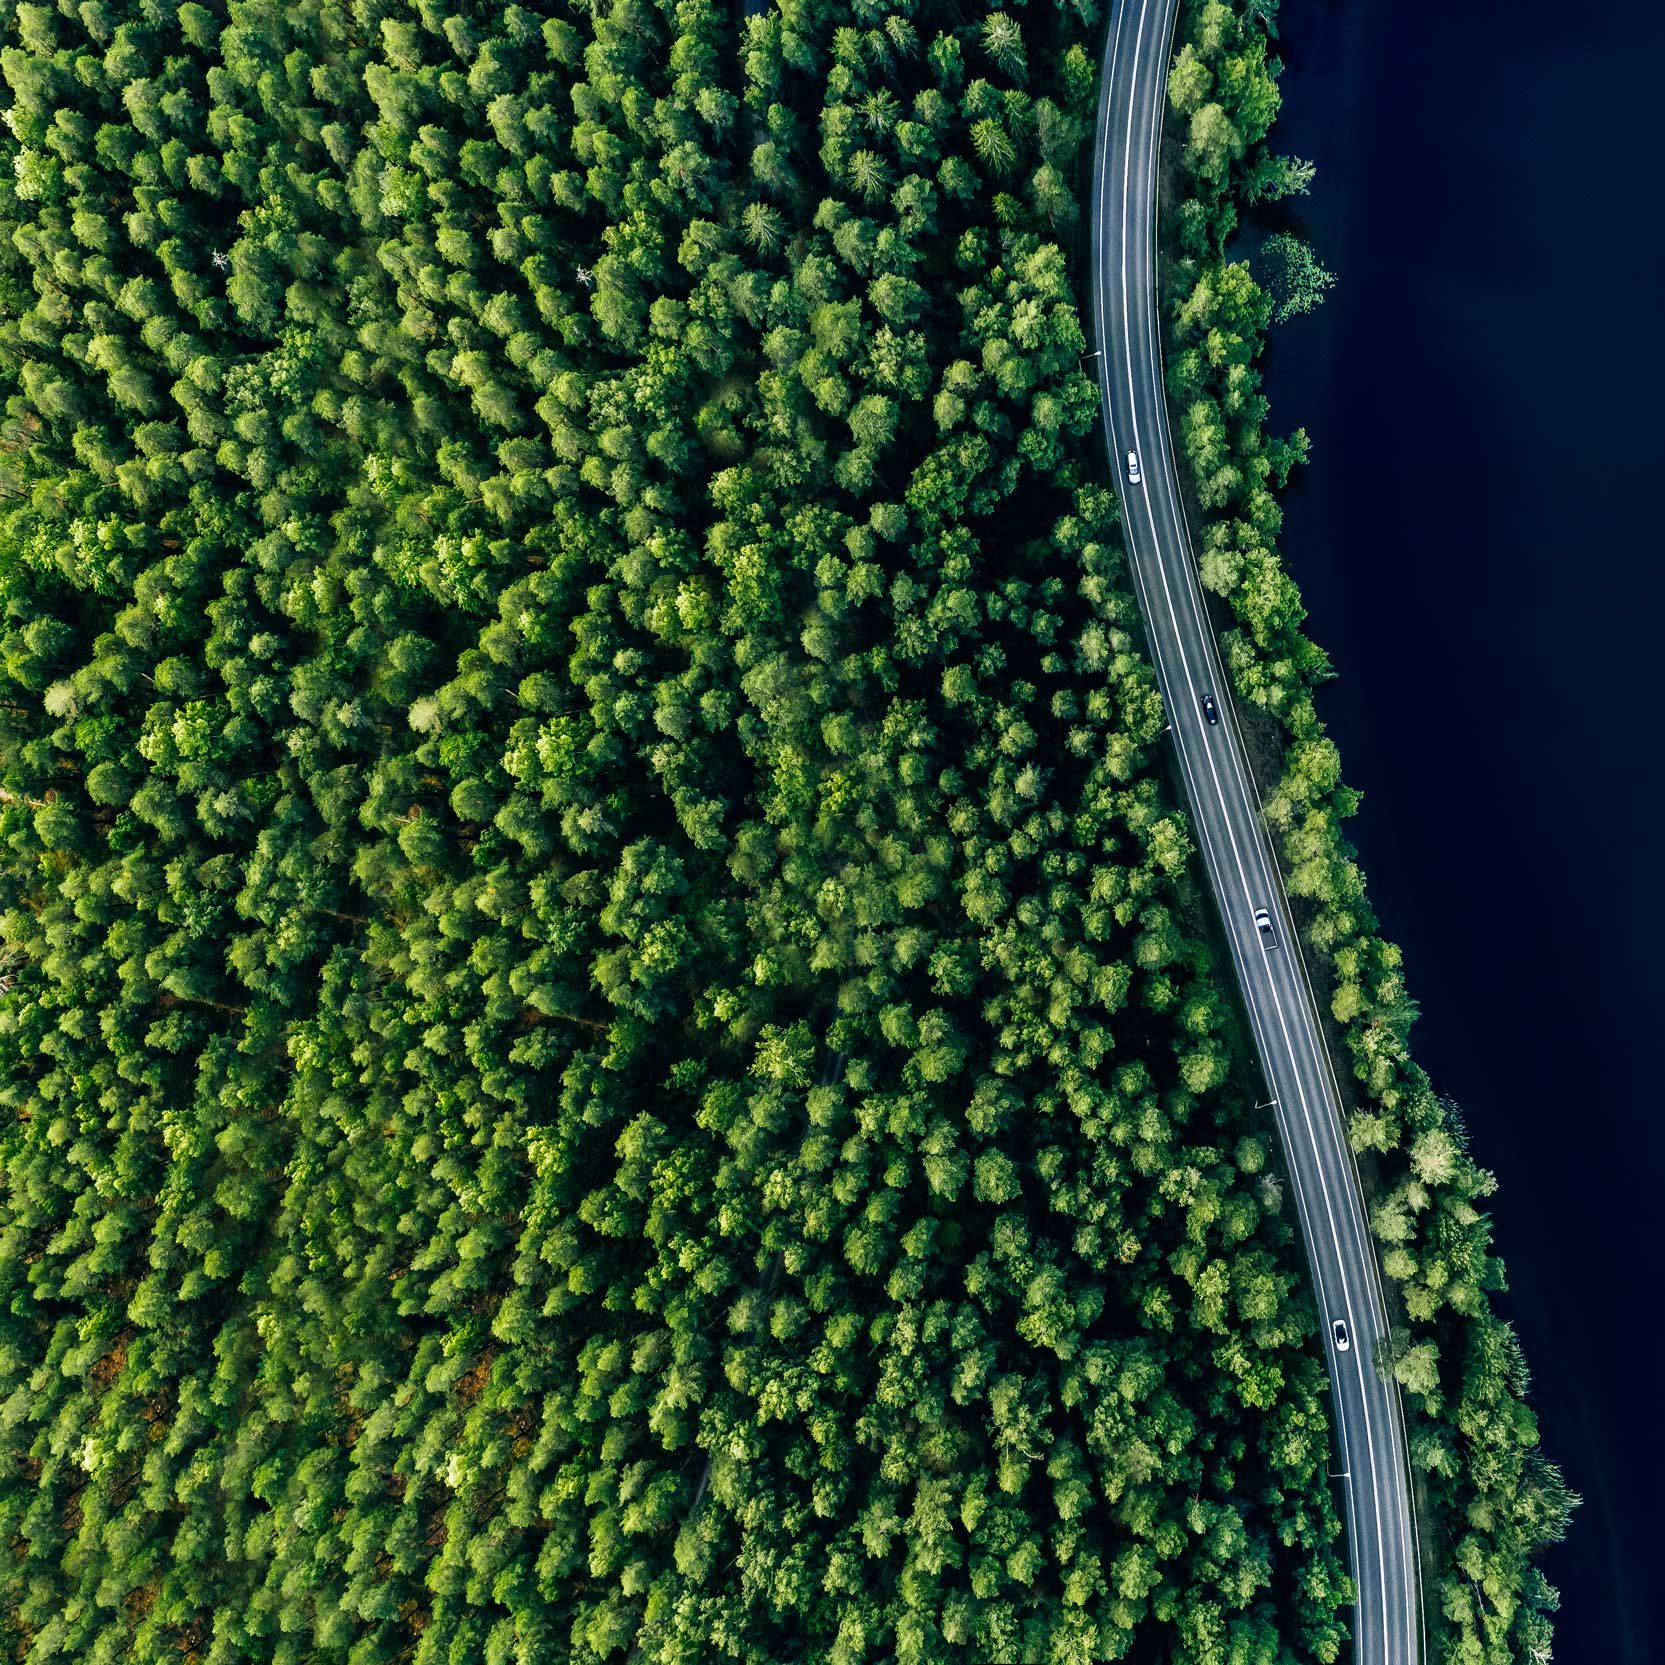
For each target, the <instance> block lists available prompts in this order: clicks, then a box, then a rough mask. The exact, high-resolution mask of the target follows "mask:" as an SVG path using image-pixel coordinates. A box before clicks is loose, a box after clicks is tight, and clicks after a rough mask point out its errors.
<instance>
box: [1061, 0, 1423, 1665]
mask: <svg viewBox="0 0 1665 1665" xmlns="http://www.w3.org/2000/svg"><path fill="white" fill-rule="evenodd" d="M1177 5H1178V0H1112V8H1111V20H1110V32H1109V36H1108V39H1107V41H1106V44H1105V50H1104V69H1103V79H1102V84H1101V89H1100V95H1099V113H1098V134H1097V143H1096V152H1095V157H1094V166H1093V187H1092V188H1093V213H1092V254H1093V258H1092V277H1091V285H1092V291H1093V314H1094V317H1093V326H1094V332H1095V339H1094V342H1093V346H1094V347H1095V348H1096V349H1097V352H1098V357H1097V359H1096V361H1095V362H1096V365H1097V368H1098V374H1099V385H1100V391H1101V392H1102V394H1103V396H1104V427H1105V438H1106V441H1107V443H1108V445H1109V449H1110V463H1111V467H1112V469H1113V470H1114V472H1115V475H1116V478H1117V480H1118V481H1119V482H1120V489H1121V494H1122V506H1123V511H1124V514H1123V519H1124V523H1125V535H1126V539H1127V544H1128V549H1129V554H1130V557H1131V560H1132V565H1133V574H1134V580H1135V584H1136V586H1137V589H1138V593H1139V604H1140V608H1141V610H1142V611H1143V614H1144V619H1145V628H1146V634H1147V636H1148V638H1149V641H1150V647H1151V653H1152V656H1153V658H1154V659H1155V663H1156V673H1157V677H1158V680H1159V681H1160V683H1161V687H1162V694H1163V698H1164V700H1165V702H1166V704H1167V709H1168V714H1169V717H1170V719H1171V721H1172V724H1173V738H1174V741H1175V744H1176V746H1177V748H1178V752H1179V762H1180V767H1181V770H1182V772H1183V775H1184V778H1185V789H1186V793H1187V796H1188V798H1189V800H1190V808H1191V818H1192V824H1193V828H1194V831H1195V835H1196V838H1197V842H1198V845H1199V847H1200V849H1201V852H1202V859H1203V866H1204V868H1205V869H1206V871H1207V874H1208V879H1209V883H1210V884H1211V885H1212V887H1213V890H1214V895H1215V900H1216V901H1217V902H1218V904H1219V909H1220V916H1221V921H1222V923H1223V926H1224V929H1225V935H1226V938H1227V940H1228V941H1229V943H1230V945H1231V956H1232V961H1233V964H1234V965H1235V967H1236V971H1237V978H1238V983H1239V985H1240V987H1241V990H1242V994H1243V1001H1244V1004H1245V1006H1246V1007H1247V1009H1248V1015H1249V1021H1250V1024H1251V1025H1252V1027H1253V1030H1254V1035H1255V1044H1256V1047H1257V1049H1258V1051H1259V1054H1260V1061H1261V1066H1262V1068H1263V1070H1264V1071H1265V1075H1266V1080H1267V1083H1268V1086H1269V1088H1270V1094H1271V1097H1272V1099H1273V1100H1274V1102H1275V1106H1276V1113H1277V1119H1278V1130H1279V1133H1280V1134H1281V1136H1282V1139H1283V1147H1284V1153H1285V1157H1286V1160H1287V1163H1288V1167H1289V1171H1290V1176H1291V1180H1292V1189H1293V1191H1294V1193H1295V1201H1296V1206H1297V1209H1298V1211H1299V1215H1300V1221H1301V1230H1302V1233H1303V1235H1304V1237H1305V1240H1306V1247H1307V1255H1308V1259H1309V1261H1310V1263H1311V1269H1312V1277H1313V1283H1314V1288H1315V1293H1316V1296H1317V1302H1318V1312H1319V1318H1320V1321H1321V1326H1322V1340H1323V1345H1324V1348H1325V1353H1326V1359H1327V1362H1328V1365H1329V1372H1330V1386H1331V1392H1332V1398H1333V1405H1334V1413H1335V1421H1336V1426H1337V1433H1338V1440H1339V1455H1340V1463H1339V1471H1340V1474H1341V1476H1342V1478H1341V1484H1342V1486H1343V1488H1344V1493H1345V1498H1346V1519H1347V1545H1348V1553H1349V1559H1350V1564H1351V1569H1352V1574H1353V1582H1354V1585H1355V1587H1356V1591H1357V1605H1356V1607H1355V1609H1354V1615H1353V1658H1354V1660H1355V1661H1357V1665H1416V1662H1417V1661H1419V1660H1420V1659H1421V1658H1422V1653H1423V1627H1422V1607H1421V1593H1420V1589H1419V1586H1418V1576H1417V1551H1416V1535H1415V1524H1414V1521H1413V1517H1412V1512H1411V1497H1410V1484H1409V1476H1408V1471H1407V1466H1406V1452H1405V1432H1404V1421H1403V1417H1402V1415H1401V1412H1400V1406H1399V1395H1398V1389H1397V1388H1396V1387H1395V1386H1394V1385H1393V1384H1392V1383H1391V1381H1386V1382H1385V1381H1383V1380H1382V1378H1381V1377H1380V1376H1379V1375H1378V1374H1377V1372H1376V1369H1375V1367H1374V1363H1373V1358H1374V1354H1375V1351H1376V1348H1377V1346H1378V1345H1379V1344H1380V1343H1381V1341H1382V1338H1383V1337H1385V1336H1386V1334H1387V1315H1386V1309H1385V1307H1384V1305H1383V1301H1382V1292H1381V1281H1380V1277H1379V1274H1378V1270H1377V1264H1376V1255H1375V1249H1374V1246H1373V1245H1372V1243H1371V1240H1370V1235H1369V1232H1368V1229H1367V1227H1366V1222H1365V1212H1364V1201H1363V1197H1362V1194H1361V1191H1360V1187H1359V1177H1358V1170H1357V1167H1356V1165H1355V1164H1354V1161H1353V1157H1352V1153H1351V1151H1350V1150H1349V1149H1348V1146H1347V1141H1346V1138H1345V1135H1344V1133H1343V1130H1342V1110H1341V1095H1340V1092H1339V1089H1338V1087H1337V1084H1336V1077H1335V1072H1334V1068H1333V1066H1332V1064H1331V1062H1330V1058H1329V1055H1328V1052H1327V1051H1326V1049H1325V1045H1324V1039H1323V1031H1322V1029H1321V1027H1320V1025H1319V1020H1318V1011H1317V1005H1316V1002H1315V999H1314V996H1313V990H1312V986H1311V983H1310V981H1309V979H1308V977H1307V974H1306V970H1305V968H1304V966H1303V963H1302V959H1301V953H1300V947H1299V944H1298V941H1297V939H1296V936H1295V931H1294V927H1293V924H1292V922H1291V919H1290V915H1289V904H1288V902H1287V900H1286V899H1285V897H1284V893H1283V886H1282V883H1281V881H1280V879H1279V876H1278V870H1277V865H1276V862H1275V860H1274V858H1273V854H1272V850H1271V846H1270V844H1269V843H1268V840H1267V836H1266V833H1265V831H1264V829H1263V826H1262V822H1261V817H1260V808H1259V799H1258V797H1257V795H1256V792H1255V788H1254V785H1253V782H1252V780H1251V778H1250V775H1249V768H1248V762H1247V759H1246V757H1245V754H1244V750H1243V742H1242V737H1241V735H1240V734H1239V732H1238V728H1237V723H1236V718H1235V716H1234V713H1233V710H1232V701H1231V694H1230V688H1229V685H1228V683H1227V681H1226V677H1225V674H1224V672H1223V670H1222V669H1221V664H1220V658H1219V653H1218V650H1217V648H1216V645H1215V641H1214V636H1213V632H1212V630H1211V629H1210V627H1209V624H1208V618H1207V615H1206V613H1205V611H1204V608H1203V599H1202V592H1201V589H1200V587H1199V584H1198V580H1197V576H1196V569H1195V566H1194V563H1193V561H1192V557H1191V539H1190V533H1189V529H1188V528H1187V525H1186V520H1185V510H1184V507H1183V505H1182V503H1181V501H1180V495H1179V481H1178V478H1177V476H1176V474H1175V468H1174V457H1173V447H1172V443H1171V439H1170V435H1169V431H1168V415H1167V407H1166V404H1165V402H1164V398H1163V390H1162V349H1161V342H1160V338H1159V330H1158V323H1159V320H1158V315H1157V289H1156V275H1157V274H1156V217H1157V152H1158V149H1159V146H1160V143H1161V137H1162V121H1163V115H1164V113H1165V111H1166V108H1167V97H1166V81H1167V71H1168V64H1169V61H1170V60H1169V54H1170V47H1171V42H1172V36H1173V29H1174V18H1175V13H1176V11H1177ZM1130 451H1131V452H1134V453H1135V454H1136V455H1137V457H1138V459H1139V464H1140V469H1139V472H1140V475H1141V479H1140V481H1139V482H1138V483H1137V484H1135V483H1132V482H1131V481H1130V480H1129V478H1128V475H1129V468H1128V453H1129V452H1130ZM1204 695H1212V696H1213V697H1214V700H1215V701H1216V703H1217V706H1218V711H1219V718H1220V720H1219V722H1218V723H1217V724H1211V723H1209V722H1208V721H1207V719H1206V717H1205V716H1204V713H1203V697H1204ZM1261 908H1265V909H1266V910H1267V911H1268V913H1269V915H1270V923H1271V926H1272V932H1271V934H1270V935H1267V934H1265V933H1264V932H1262V931H1261V930H1260V929H1258V928H1257V925H1256V922H1255V914H1256V911H1257V910H1258V909H1261ZM1338 1319H1339V1320H1340V1321H1341V1322H1343V1323H1344V1324H1345V1325H1346V1327H1347V1331H1348V1334H1349V1338H1350V1346H1349V1347H1348V1348H1347V1350H1345V1351H1342V1350H1340V1348H1339V1347H1338V1345H1337V1342H1336V1338H1335V1335H1334V1333H1333V1325H1334V1323H1335V1322H1336V1320H1338Z"/></svg>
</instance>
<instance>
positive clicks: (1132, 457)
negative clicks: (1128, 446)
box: [1127, 451, 1144, 486]
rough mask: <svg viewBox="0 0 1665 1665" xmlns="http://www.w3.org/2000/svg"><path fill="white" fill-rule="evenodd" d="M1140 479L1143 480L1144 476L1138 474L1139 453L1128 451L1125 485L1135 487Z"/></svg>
mask: <svg viewBox="0 0 1665 1665" xmlns="http://www.w3.org/2000/svg"><path fill="white" fill-rule="evenodd" d="M1142 479H1144V475H1143V474H1141V473H1140V472H1139V453H1138V452H1137V451H1129V452H1128V454H1127V483H1128V484H1129V485H1130V486H1136V485H1138V483H1139V482H1140V481H1141V480H1142Z"/></svg>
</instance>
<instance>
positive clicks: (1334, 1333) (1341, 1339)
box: [1330, 1318, 1353, 1353]
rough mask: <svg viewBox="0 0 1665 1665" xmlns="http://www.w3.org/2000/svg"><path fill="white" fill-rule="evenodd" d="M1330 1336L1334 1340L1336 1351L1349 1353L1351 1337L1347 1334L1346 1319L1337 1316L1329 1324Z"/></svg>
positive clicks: (1351, 1344)
mask: <svg viewBox="0 0 1665 1665" xmlns="http://www.w3.org/2000/svg"><path fill="white" fill-rule="evenodd" d="M1330 1336H1331V1338H1332V1339H1333V1340H1334V1342H1335V1350H1336V1351H1337V1352H1338V1353H1350V1352H1352V1350H1353V1342H1352V1338H1351V1337H1350V1336H1349V1335H1348V1334H1347V1320H1346V1319H1345V1318H1338V1319H1336V1321H1335V1322H1334V1323H1333V1324H1332V1325H1331V1326H1330Z"/></svg>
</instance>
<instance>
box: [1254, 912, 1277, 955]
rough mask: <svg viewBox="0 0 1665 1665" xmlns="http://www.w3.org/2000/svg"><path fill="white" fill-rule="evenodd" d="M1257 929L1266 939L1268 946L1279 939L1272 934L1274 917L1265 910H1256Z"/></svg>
mask: <svg viewBox="0 0 1665 1665" xmlns="http://www.w3.org/2000/svg"><path fill="white" fill-rule="evenodd" d="M1255 929H1256V930H1257V931H1259V932H1260V934H1261V935H1262V936H1263V937H1265V938H1266V941H1267V945H1268V946H1271V945H1272V944H1274V943H1276V941H1277V937H1276V936H1275V935H1274V934H1273V932H1272V916H1271V914H1269V913H1268V912H1267V911H1266V909H1265V908H1256V909H1255Z"/></svg>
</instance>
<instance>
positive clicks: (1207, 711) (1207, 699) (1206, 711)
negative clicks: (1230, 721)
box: [1203, 694, 1220, 723]
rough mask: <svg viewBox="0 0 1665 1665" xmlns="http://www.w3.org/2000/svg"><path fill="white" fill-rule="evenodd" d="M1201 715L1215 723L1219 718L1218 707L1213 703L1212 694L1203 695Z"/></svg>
mask: <svg viewBox="0 0 1665 1665" xmlns="http://www.w3.org/2000/svg"><path fill="white" fill-rule="evenodd" d="M1203 715H1204V716H1205V717H1206V718H1207V719H1208V720H1209V721H1210V722H1211V723H1217V722H1219V720H1220V708H1219V706H1217V705H1216V704H1215V703H1214V696H1213V695H1212V694H1204V695H1203Z"/></svg>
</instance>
